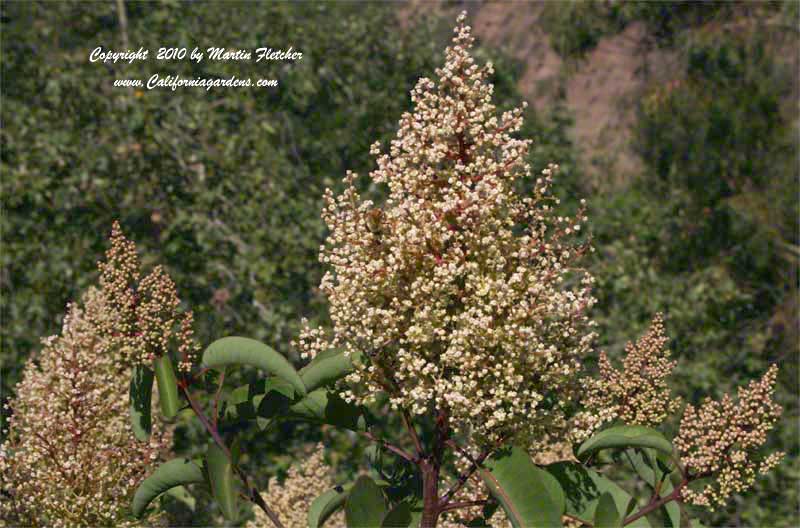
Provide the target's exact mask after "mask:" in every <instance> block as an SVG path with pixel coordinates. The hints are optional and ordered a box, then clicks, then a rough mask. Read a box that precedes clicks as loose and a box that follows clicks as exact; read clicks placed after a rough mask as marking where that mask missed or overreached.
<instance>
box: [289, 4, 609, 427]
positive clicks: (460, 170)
mask: <svg viewBox="0 0 800 528" xmlns="http://www.w3.org/2000/svg"><path fill="white" fill-rule="evenodd" d="M455 32H456V36H455V38H454V39H453V45H452V46H451V47H449V48H447V51H446V62H445V65H444V67H442V68H440V69H438V70H437V72H436V74H437V76H438V80H437V81H436V82H434V81H432V80H429V79H426V78H423V79H420V80H419V82H418V83H417V85H416V88H414V90H413V91H412V92H411V99H412V101H413V103H414V111H413V112H412V113H406V114H404V115H403V116H402V118H401V120H400V126H399V130H398V132H397V136H396V138H395V139H394V140H393V141H392V142H391V145H390V148H389V153H388V154H380V146H379V145H377V144H376V145H374V146H373V148H372V150H371V152H372V153H373V154H375V155H377V169H376V170H374V171H373V172H372V173H371V174H370V178H371V179H372V181H373V182H375V183H384V184H387V185H388V189H389V196H388V198H387V199H386V201H385V203H383V204H382V205H380V206H378V205H376V204H374V203H373V202H371V201H370V200H362V199H361V197H360V195H359V193H358V191H357V190H356V187H355V181H356V178H357V176H356V175H355V174H353V173H351V172H348V173H347V176H346V177H345V179H344V182H345V184H346V189H345V190H344V191H343V193H342V194H340V195H339V196H334V194H333V193H332V192H331V191H330V190H328V191H326V195H325V202H326V205H325V208H324V211H323V219H324V220H325V222H326V223H327V225H328V227H329V229H330V235H329V237H328V240H327V244H326V245H325V246H323V247H322V249H321V254H320V260H321V262H322V263H324V264H326V265H328V266H329V267H330V270H329V272H328V273H327V274H326V275H325V276H324V277H323V280H322V283H321V290H322V291H323V292H324V293H325V295H326V296H327V298H328V300H329V302H330V313H331V319H332V321H333V335H332V336H330V337H329V338H328V339H327V340H323V339H321V337H320V336H321V334H319V333H314V332H312V331H310V330H308V331H306V332H305V333H304V335H303V336H301V339H300V341H299V346H300V347H302V348H303V350H302V352H304V353H306V354H307V355H309V356H313V355H314V354H315V353H316V352H318V351H319V350H322V349H325V348H327V347H341V348H343V349H344V350H345V351H346V353H348V354H350V355H351V356H352V357H363V358H364V361H363V363H359V364H358V365H357V366H356V367H357V368H356V371H355V372H354V373H353V374H352V375H350V376H349V377H348V378H347V380H346V381H347V382H348V383H349V388H348V389H344V390H343V396H344V397H345V398H346V399H348V400H351V401H357V402H359V403H368V402H370V401H372V400H373V399H374V398H375V396H376V395H377V394H378V393H379V392H386V393H388V395H389V397H390V402H391V404H392V406H393V407H394V408H403V409H406V410H408V411H409V412H411V413H413V414H417V415H421V414H425V413H429V412H430V411H431V410H432V409H443V410H446V414H447V416H448V418H449V420H450V425H451V426H452V427H453V429H454V430H455V431H456V432H458V431H464V432H468V433H471V434H473V435H474V437H475V438H476V439H477V440H478V441H479V442H496V441H497V440H499V439H500V438H508V437H509V436H516V438H517V440H518V441H521V442H525V441H526V438H527V440H528V441H531V442H533V441H534V440H535V439H536V438H541V437H542V435H543V434H544V433H545V431H547V432H549V433H550V434H551V436H553V435H556V436H558V431H561V432H563V433H564V435H566V434H568V433H569V430H570V428H571V425H570V424H569V421H568V418H567V412H566V409H568V408H570V407H572V406H573V404H574V402H575V400H576V398H577V396H578V393H579V392H580V383H579V381H578V372H579V370H580V368H581V365H580V361H579V358H581V357H582V356H583V355H585V354H586V353H587V352H588V351H589V350H590V348H591V344H592V341H593V339H594V333H593V332H592V331H591V327H592V322H591V321H590V320H589V319H588V318H587V315H586V312H587V309H589V308H590V307H591V306H592V305H593V304H594V302H595V300H594V298H593V297H592V295H591V291H590V290H591V286H592V284H593V278H592V277H591V276H590V275H588V274H587V273H585V272H584V271H583V270H580V269H576V268H575V262H576V261H577V259H579V258H580V257H581V256H582V254H583V253H584V252H586V251H588V250H590V247H589V246H588V244H585V243H582V242H580V241H579V240H578V239H577V238H576V235H577V234H579V231H580V229H581V223H582V222H584V221H586V220H587V219H586V217H585V216H583V210H581V211H580V212H579V213H578V215H577V217H575V218H568V217H563V216H557V215H556V214H555V212H554V206H556V205H558V199H556V198H555V197H553V196H552V195H551V194H550V187H551V184H552V182H553V179H554V176H555V174H556V172H557V166H555V165H551V166H549V167H548V168H546V169H545V170H544V171H542V173H541V176H540V177H538V179H536V180H535V181H532V183H535V188H534V190H533V191H532V192H531V193H530V194H529V195H525V196H522V195H520V194H518V193H517V192H515V189H516V187H517V186H518V183H519V181H520V179H521V178H528V177H530V176H531V170H530V167H529V166H528V164H527V163H526V154H527V152H528V148H529V145H530V140H522V139H515V138H513V137H512V134H513V133H515V132H517V131H519V130H520V128H521V126H522V122H523V117H522V109H520V108H518V109H516V110H513V111H509V112H505V113H504V114H503V115H502V116H501V117H500V118H499V119H498V117H497V116H496V111H495V106H494V105H493V104H492V102H491V96H492V90H493V87H492V85H491V84H490V83H489V82H488V77H489V76H490V75H491V73H492V66H491V64H488V65H486V66H485V67H482V68H480V67H478V66H477V65H476V64H474V61H473V58H472V57H471V56H470V53H469V49H470V47H471V46H472V43H473V38H472V36H471V34H470V27H469V26H466V25H464V17H463V15H462V17H460V18H459V24H458V26H457V27H456V30H455Z"/></svg>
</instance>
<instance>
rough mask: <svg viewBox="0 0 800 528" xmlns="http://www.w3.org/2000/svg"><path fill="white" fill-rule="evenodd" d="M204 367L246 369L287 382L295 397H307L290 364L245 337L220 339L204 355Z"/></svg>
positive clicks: (253, 340)
mask: <svg viewBox="0 0 800 528" xmlns="http://www.w3.org/2000/svg"><path fill="white" fill-rule="evenodd" d="M203 364H204V365H206V366H207V367H212V368H224V367H226V366H229V365H249V366H251V367H256V368H260V369H261V370H264V371H266V372H269V373H270V374H273V375H275V376H278V377H279V378H281V379H284V380H286V381H288V382H289V383H290V384H291V385H292V387H294V389H295V391H297V393H298V394H301V395H305V394H306V386H305V384H304V383H303V380H301V379H300V376H298V374H297V371H296V370H295V369H294V367H293V366H292V364H291V363H289V361H288V360H287V359H286V358H285V357H283V356H282V355H281V354H279V353H278V352H276V351H275V350H273V349H272V348H271V347H268V346H267V345H265V344H264V343H261V342H260V341H256V340H255V339H250V338H247V337H223V338H222V339H218V340H216V341H214V342H213V343H211V344H210V345H209V346H208V348H206V350H205V352H203Z"/></svg>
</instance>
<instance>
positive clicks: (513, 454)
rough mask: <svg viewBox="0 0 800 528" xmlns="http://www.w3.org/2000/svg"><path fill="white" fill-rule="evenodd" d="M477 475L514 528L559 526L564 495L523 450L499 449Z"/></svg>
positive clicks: (552, 479) (511, 447) (515, 448)
mask: <svg viewBox="0 0 800 528" xmlns="http://www.w3.org/2000/svg"><path fill="white" fill-rule="evenodd" d="M480 475H481V477H482V478H483V481H484V482H485V483H486V486H487V487H488V488H489V491H490V492H491V493H492V496H493V497H494V498H496V499H497V501H498V502H499V503H500V505H501V506H502V507H503V510H505V512H506V517H508V520H509V521H510V522H511V524H512V526H514V528H532V527H548V528H549V527H552V526H561V515H562V514H563V513H564V492H563V490H562V489H561V486H560V485H559V483H558V481H557V480H556V479H555V478H553V476H552V475H550V474H549V473H548V472H546V471H544V470H542V469H539V468H538V467H537V466H536V465H535V464H534V463H533V461H532V460H531V457H530V456H529V455H528V453H526V452H525V450H524V449H522V448H519V447H517V446H510V447H505V448H503V449H501V450H500V451H498V452H497V453H495V454H494V455H492V456H491V457H489V458H488V459H487V460H486V462H484V467H483V468H481V469H480Z"/></svg>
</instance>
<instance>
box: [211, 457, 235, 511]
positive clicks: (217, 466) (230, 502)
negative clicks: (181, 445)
mask: <svg viewBox="0 0 800 528" xmlns="http://www.w3.org/2000/svg"><path fill="white" fill-rule="evenodd" d="M206 464H207V465H208V477H209V479H211V491H212V493H213V495H214V499H216V501H217V503H219V507H220V509H221V510H222V514H223V515H224V516H225V518H226V519H227V520H229V521H234V520H236V517H237V513H238V508H237V505H236V490H235V489H234V484H233V465H232V464H231V461H230V459H229V458H228V456H227V455H226V454H225V452H224V451H222V449H221V448H220V447H219V446H218V445H217V444H212V445H211V446H209V448H208V453H206Z"/></svg>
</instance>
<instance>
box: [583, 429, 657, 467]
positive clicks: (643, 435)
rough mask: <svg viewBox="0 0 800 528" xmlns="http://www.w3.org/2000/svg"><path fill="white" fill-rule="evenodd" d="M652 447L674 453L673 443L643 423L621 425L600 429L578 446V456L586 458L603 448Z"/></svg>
mask: <svg viewBox="0 0 800 528" xmlns="http://www.w3.org/2000/svg"><path fill="white" fill-rule="evenodd" d="M628 447H652V448H653V449H657V450H659V451H662V452H664V453H668V454H669V453H672V444H671V443H670V442H669V440H667V439H666V438H664V435H662V434H661V433H659V432H658V431H656V430H655V429H651V428H649V427H644V426H642V425H621V426H617V427H611V428H610V429H606V430H604V431H600V432H599V433H597V434H596V435H594V436H593V437H591V438H590V439H588V440H587V441H585V442H584V443H583V444H581V446H580V447H579V448H578V453H577V454H578V458H580V459H585V458H587V457H588V456H589V455H591V454H592V453H595V452H597V451H600V450H601V449H614V448H622V449H624V448H628Z"/></svg>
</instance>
